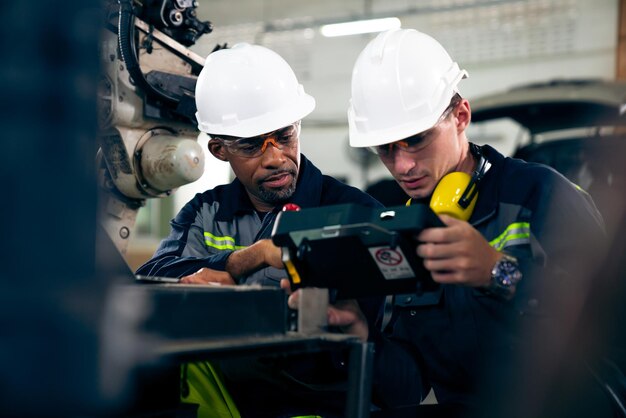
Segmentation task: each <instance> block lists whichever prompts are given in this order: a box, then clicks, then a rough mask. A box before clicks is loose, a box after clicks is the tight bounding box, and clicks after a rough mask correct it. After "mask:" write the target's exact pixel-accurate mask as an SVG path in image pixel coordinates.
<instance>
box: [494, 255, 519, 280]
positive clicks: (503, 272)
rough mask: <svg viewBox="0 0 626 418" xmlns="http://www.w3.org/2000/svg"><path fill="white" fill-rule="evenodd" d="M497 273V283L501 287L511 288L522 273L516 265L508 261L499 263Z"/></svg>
mask: <svg viewBox="0 0 626 418" xmlns="http://www.w3.org/2000/svg"><path fill="white" fill-rule="evenodd" d="M499 273H500V274H498V279H499V280H498V281H499V282H500V284H501V285H503V286H513V285H514V284H516V283H517V282H518V281H519V280H520V279H521V278H522V273H520V271H519V268H518V267H517V264H515V263H513V262H511V261H509V260H503V261H502V262H501V263H500V272H499Z"/></svg>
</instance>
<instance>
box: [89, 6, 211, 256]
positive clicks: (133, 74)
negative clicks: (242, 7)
mask: <svg viewBox="0 0 626 418" xmlns="http://www.w3.org/2000/svg"><path fill="white" fill-rule="evenodd" d="M197 6H198V2H197V1H195V0H120V1H119V2H118V1H114V0H108V1H107V3H106V13H107V22H106V29H107V30H105V31H104V34H103V38H102V45H101V51H100V52H101V59H102V62H103V64H102V69H103V74H102V79H101V81H100V85H99V131H100V134H99V137H100V138H99V139H100V141H99V142H100V149H99V152H98V156H97V166H98V172H99V174H98V177H99V178H98V180H99V184H100V186H101V189H102V190H103V191H104V193H102V196H103V197H102V206H101V210H100V212H101V213H100V219H101V222H102V224H103V226H104V228H105V230H106V231H107V233H108V235H109V236H110V237H111V239H112V240H113V242H114V243H115V245H116V247H117V248H118V250H119V251H120V252H121V253H122V254H124V253H125V252H126V248H127V246H128V241H129V237H130V234H131V231H132V230H133V227H134V224H135V220H136V217H137V212H138V210H139V208H141V207H142V206H143V205H144V204H145V201H146V199H149V198H160V197H164V196H168V195H169V194H171V193H172V192H173V191H174V190H175V189H176V188H177V187H179V186H182V185H184V184H187V183H191V182H193V181H195V180H197V179H198V178H199V177H200V176H201V175H202V173H203V170H204V159H203V155H204V154H203V152H202V149H201V148H200V146H199V144H198V142H197V136H198V133H199V132H198V130H197V128H196V119H195V111H196V107H195V99H194V90H195V84H196V79H197V75H198V74H199V72H200V70H201V69H202V67H203V66H204V58H203V57H200V56H199V55H197V54H195V53H194V52H192V51H191V50H189V49H188V47H189V46H191V45H193V44H194V43H195V42H196V41H197V40H198V38H199V37H200V36H202V35H204V34H208V33H210V32H211V31H212V25H211V22H202V21H200V20H199V19H198V18H197V14H196V8H197ZM220 48H222V47H221V46H219V45H217V46H216V48H215V49H220Z"/></svg>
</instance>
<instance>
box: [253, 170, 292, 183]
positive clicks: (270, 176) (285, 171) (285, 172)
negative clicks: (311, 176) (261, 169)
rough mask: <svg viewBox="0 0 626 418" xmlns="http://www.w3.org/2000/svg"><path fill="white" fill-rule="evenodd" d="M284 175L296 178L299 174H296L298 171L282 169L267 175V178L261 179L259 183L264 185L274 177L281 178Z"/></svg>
mask: <svg viewBox="0 0 626 418" xmlns="http://www.w3.org/2000/svg"><path fill="white" fill-rule="evenodd" d="M282 174H291V175H292V176H293V177H296V174H297V173H296V170H294V169H288V168H286V169H281V170H274V171H272V172H271V173H269V174H267V175H266V176H263V177H261V178H260V179H259V183H263V182H265V181H267V180H268V179H270V178H272V177H276V176H280V175H282Z"/></svg>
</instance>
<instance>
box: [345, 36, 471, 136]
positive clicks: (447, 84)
mask: <svg viewBox="0 0 626 418" xmlns="http://www.w3.org/2000/svg"><path fill="white" fill-rule="evenodd" d="M465 77H467V71H465V70H461V69H459V66H458V64H457V63H456V62H454V61H452V58H450V55H448V53H447V52H446V50H445V49H444V48H443V46H441V44H440V43H439V42H437V41H436V40H435V39H433V38H432V37H430V36H428V35H426V34H424V33H421V32H418V31H416V30H414V29H393V30H390V31H386V32H382V33H380V34H379V35H378V36H377V37H376V38H374V39H373V40H372V41H371V42H370V43H369V44H368V45H367V46H366V47H365V49H364V50H363V51H362V52H361V54H360V55H359V57H358V58H357V61H356V63H355V64H354V69H353V71H352V98H351V99H350V107H349V108H348V122H349V126H350V145H351V146H353V147H369V146H376V145H384V144H388V143H391V142H394V141H398V140H401V139H404V138H407V137H409V136H412V135H415V134H418V133H420V132H423V131H425V130H428V129H430V128H432V127H433V126H435V124H436V123H437V121H438V120H439V118H440V117H441V115H442V114H443V112H444V111H445V110H446V107H447V106H448V105H449V104H450V100H451V99H452V97H453V96H454V94H455V93H457V92H458V88H457V85H458V83H459V81H461V79H463V78H465Z"/></svg>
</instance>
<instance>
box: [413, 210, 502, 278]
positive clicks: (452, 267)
mask: <svg viewBox="0 0 626 418" xmlns="http://www.w3.org/2000/svg"><path fill="white" fill-rule="evenodd" d="M440 218H441V220H442V221H443V223H445V224H446V225H447V227H444V228H427V229H424V230H423V231H422V232H421V233H420V234H419V235H418V236H417V239H418V240H419V241H421V242H422V243H421V244H420V245H418V247H417V254H418V255H419V256H420V257H422V258H423V259H424V267H426V269H427V270H428V271H430V273H431V275H432V278H433V280H434V281H436V282H438V283H452V284H463V285H466V286H473V287H484V286H488V285H489V282H490V279H491V269H492V268H493V266H494V265H495V264H496V261H498V259H499V258H500V257H501V256H502V254H501V253H499V252H498V251H497V250H496V249H495V248H493V247H492V246H491V245H489V243H488V242H487V240H486V239H485V238H484V237H483V236H482V235H481V234H480V232H478V231H477V230H476V229H475V228H474V227H473V226H472V225H470V224H469V223H468V222H465V221H461V220H458V219H455V218H452V217H450V216H446V215H441V216H440Z"/></svg>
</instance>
